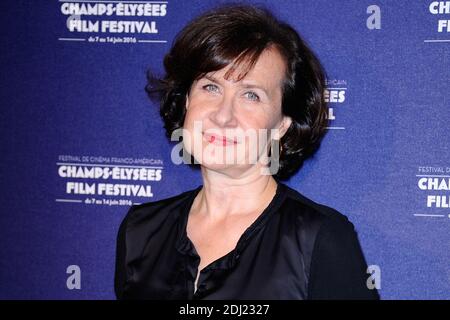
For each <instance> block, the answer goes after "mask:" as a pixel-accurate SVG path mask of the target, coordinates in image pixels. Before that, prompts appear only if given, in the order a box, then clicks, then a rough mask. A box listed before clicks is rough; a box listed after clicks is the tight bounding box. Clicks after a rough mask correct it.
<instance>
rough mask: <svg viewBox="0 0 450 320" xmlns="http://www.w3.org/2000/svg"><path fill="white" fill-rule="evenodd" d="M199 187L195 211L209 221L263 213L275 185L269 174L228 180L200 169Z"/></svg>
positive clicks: (271, 197) (213, 172) (220, 175)
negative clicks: (200, 187)
mask: <svg viewBox="0 0 450 320" xmlns="http://www.w3.org/2000/svg"><path fill="white" fill-rule="evenodd" d="M202 176H203V188H202V189H201V190H200V192H199V194H198V196H197V197H196V199H195V202H194V204H193V208H194V210H195V212H197V213H198V214H200V215H203V216H204V217H207V218H210V219H212V220H221V219H224V218H226V217H228V216H232V215H243V214H250V213H254V212H258V211H261V210H263V209H264V208H265V207H267V205H269V203H270V202H271V201H272V199H273V197H274V195H275V193H276V189H277V182H276V180H275V179H274V178H273V177H272V176H270V175H261V174H258V175H255V176H246V177H240V178H230V177H228V176H226V175H224V174H222V173H218V172H215V171H211V170H208V169H203V168H202Z"/></svg>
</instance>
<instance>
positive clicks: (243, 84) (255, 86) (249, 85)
mask: <svg viewBox="0 0 450 320" xmlns="http://www.w3.org/2000/svg"><path fill="white" fill-rule="evenodd" d="M205 78H206V79H208V80H210V81H212V82H215V83H219V84H220V81H219V80H218V79H217V78H216V77H214V76H211V75H205ZM241 86H242V87H244V88H247V89H251V88H255V89H260V90H262V91H264V93H265V94H266V95H267V96H269V90H267V89H266V88H265V87H263V86H260V85H257V84H252V83H246V82H245V80H244V81H242V84H241Z"/></svg>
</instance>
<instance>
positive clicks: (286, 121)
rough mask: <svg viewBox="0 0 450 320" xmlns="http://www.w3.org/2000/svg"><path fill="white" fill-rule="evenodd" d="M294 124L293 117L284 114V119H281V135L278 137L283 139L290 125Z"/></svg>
mask: <svg viewBox="0 0 450 320" xmlns="http://www.w3.org/2000/svg"><path fill="white" fill-rule="evenodd" d="M291 124H292V118H291V117H289V116H283V120H282V121H281V124H280V126H279V128H278V129H279V130H280V135H279V137H278V139H281V138H282V137H283V136H284V134H285V133H286V132H287V130H288V129H289V127H290V126H291Z"/></svg>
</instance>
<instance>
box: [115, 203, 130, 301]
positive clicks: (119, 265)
mask: <svg viewBox="0 0 450 320" xmlns="http://www.w3.org/2000/svg"><path fill="white" fill-rule="evenodd" d="M133 210H134V206H131V207H130V209H129V210H128V213H127V214H126V215H125V218H124V219H123V220H122V223H121V224H120V226H119V231H118V234H117V243H116V266H115V274H114V292H115V294H116V298H117V299H123V292H124V288H125V284H126V282H127V268H126V263H127V262H126V254H127V247H126V232H127V225H128V220H129V218H130V216H131V214H132V213H133Z"/></svg>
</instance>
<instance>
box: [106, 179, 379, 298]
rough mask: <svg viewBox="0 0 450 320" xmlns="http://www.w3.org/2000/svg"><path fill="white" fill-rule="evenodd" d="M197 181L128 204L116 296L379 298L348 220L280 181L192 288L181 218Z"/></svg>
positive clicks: (190, 254)
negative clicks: (232, 245)
mask: <svg viewBox="0 0 450 320" xmlns="http://www.w3.org/2000/svg"><path fill="white" fill-rule="evenodd" d="M201 188H202V186H199V187H197V188H196V189H193V190H189V191H186V192H183V193H181V194H179V195H177V196H174V197H171V198H167V199H163V200H159V201H154V202H148V203H144V204H140V205H134V206H132V207H131V208H130V210H129V211H128V214H127V215H126V216H125V218H124V220H123V222H122V223H121V225H120V228H119V233H118V237H117V257H116V272H115V293H116V296H117V298H118V299H158V300H165V299H178V300H184V299H217V300H222V299H227V300H228V299H230V300H232V299H247V300H253V299H271V300H279V299H283V300H291V299H379V296H378V293H377V291H376V290H375V289H373V290H369V289H368V288H367V286H366V280H367V278H368V277H369V274H367V273H366V269H367V264H366V262H365V259H364V256H363V253H362V251H361V248H360V245H359V242H358V238H357V235H356V233H355V231H354V227H353V224H352V223H351V222H350V221H348V219H347V218H346V217H345V216H344V215H342V214H340V213H339V212H337V211H336V210H334V209H332V208H330V207H327V206H324V205H320V204H318V203H315V202H313V201H312V200H310V199H308V198H306V197H305V196H303V195H301V194H300V193H299V192H298V191H296V190H294V189H292V188H290V187H289V186H287V185H285V184H283V183H281V182H278V186H277V191H276V194H275V196H274V198H273V199H272V201H271V202H270V204H269V205H268V206H267V208H266V209H265V210H264V211H263V212H262V214H261V215H260V216H259V217H258V218H257V219H256V220H255V221H254V222H253V223H252V224H251V225H250V226H249V227H248V228H247V229H246V230H245V232H244V233H243V234H242V236H241V238H240V239H239V241H238V243H237V245H236V248H235V249H234V250H232V251H231V252H229V253H228V254H226V255H225V256H223V257H221V258H219V259H217V260H215V261H213V262H212V263H210V264H209V265H208V266H206V267H205V268H204V269H203V270H202V271H201V272H200V276H199V279H198V289H197V291H195V293H194V290H195V289H194V281H195V278H196V275H197V267H198V265H199V262H200V257H199V255H198V254H197V251H196V250H195V247H194V245H193V243H192V242H191V241H190V239H189V238H188V237H187V233H186V225H187V218H188V214H189V211H190V208H191V206H192V203H193V201H194V199H195V196H196V195H197V194H198V192H199V191H200V190H201Z"/></svg>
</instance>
